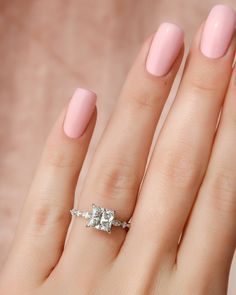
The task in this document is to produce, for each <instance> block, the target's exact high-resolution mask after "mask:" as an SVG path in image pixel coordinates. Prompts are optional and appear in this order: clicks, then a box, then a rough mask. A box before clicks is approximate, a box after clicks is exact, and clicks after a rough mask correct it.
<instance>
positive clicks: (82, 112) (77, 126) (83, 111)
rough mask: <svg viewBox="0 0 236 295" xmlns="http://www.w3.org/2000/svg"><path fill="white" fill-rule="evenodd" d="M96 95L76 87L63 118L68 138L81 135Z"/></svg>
mask: <svg viewBox="0 0 236 295" xmlns="http://www.w3.org/2000/svg"><path fill="white" fill-rule="evenodd" d="M96 99H97V96H96V94H95V93H94V92H92V91H90V90H87V89H82V88H78V89H76V91H75V93H74V95H73V96H72V98H71V100H70V103H69V105H68V109H67V113H66V116H65V120H64V126H63V127H64V132H65V134H66V135H67V136H68V137H70V138H79V137H80V136H81V135H83V133H84V131H85V129H86V127H87V125H88V123H89V121H90V119H91V116H92V114H93V111H94V108H95V105H96Z"/></svg>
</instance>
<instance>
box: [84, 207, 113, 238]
mask: <svg viewBox="0 0 236 295" xmlns="http://www.w3.org/2000/svg"><path fill="white" fill-rule="evenodd" d="M114 218H115V211H113V210H109V209H106V208H102V207H99V206H96V205H95V204H93V205H92V214H91V216H90V218H89V221H88V223H87V226H88V227H93V228H96V229H99V230H102V231H105V232H108V233H110V232H111V227H112V222H113V220H114Z"/></svg>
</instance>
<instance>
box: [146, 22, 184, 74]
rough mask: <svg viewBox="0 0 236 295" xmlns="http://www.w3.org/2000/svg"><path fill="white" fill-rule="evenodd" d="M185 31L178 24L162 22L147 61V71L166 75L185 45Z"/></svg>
mask: <svg viewBox="0 0 236 295" xmlns="http://www.w3.org/2000/svg"><path fill="white" fill-rule="evenodd" d="M183 41H184V32H183V30H182V29H181V28H179V27H178V26H177V25H175V24H172V23H162V24H161V25H160V27H159V29H158V30H157V32H156V34H155V36H154V38H153V41H152V45H151V47H150V50H149V54H148V57H147V62H146V69H147V71H148V72H149V73H150V74H152V75H154V76H164V75H166V74H167V73H168V72H169V70H170V68H171V67H172V65H173V63H174V61H175V59H176V58H177V56H178V54H179V51H180V49H181V47H182V45H183Z"/></svg>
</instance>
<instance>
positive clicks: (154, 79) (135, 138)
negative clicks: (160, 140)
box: [61, 23, 183, 273]
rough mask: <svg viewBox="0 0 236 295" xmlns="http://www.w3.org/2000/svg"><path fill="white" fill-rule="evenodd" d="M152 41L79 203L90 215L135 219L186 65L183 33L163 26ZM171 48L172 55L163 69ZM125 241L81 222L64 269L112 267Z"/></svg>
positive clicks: (115, 115)
mask: <svg viewBox="0 0 236 295" xmlns="http://www.w3.org/2000/svg"><path fill="white" fill-rule="evenodd" d="M151 41H152V38H149V39H148V40H147V42H146V43H145V44H144V46H143V48H142V50H141V52H140V54H139V56H138V58H137V60H136V62H135V63H134V66H133V68H132V69H131V71H130V73H129V75H128V78H127V81H126V83H125V85H124V88H123V90H122V93H121V96H120V99H119V100H118V103H117V107H116V109H115V111H114V113H113V115H112V117H111V119H110V122H109V124H108V126H107V128H106V130H105V133H104V135H103V137H102V140H101V143H100V145H99V147H98V149H97V151H96V153H95V157H94V159H93V162H92V165H91V168H90V170H89V173H88V175H87V178H86V182H85V185H84V189H83V191H82V193H81V196H80V198H79V208H80V209H81V210H89V209H90V206H91V204H92V203H95V204H97V205H99V206H102V207H105V208H109V209H114V210H116V212H117V215H118V218H119V219H122V220H128V219H129V218H130V217H131V214H132V211H133V209H134V205H135V201H136V196H137V193H138V189H139V185H140V182H141V180H142V177H143V173H144V169H145V166H146V161H147V157H148V153H149V149H150V146H151V143H152V138H153V135H154V132H155V128H156V124H157V121H158V118H159V116H160V113H161V111H162V108H163V105H164V103H165V101H166V98H167V96H168V94H169V91H170V88H171V85H172V82H173V80H174V77H175V75H176V72H177V70H178V67H179V65H180V62H181V58H182V53H183V50H182V51H181V48H182V46H183V32H182V30H181V29H180V28H178V27H177V26H176V25H173V24H169V23H164V24H162V25H161V27H160V29H159V30H158V32H157V33H156V35H155V37H154V39H153V41H152V45H151V48H150V50H149V47H150V44H151ZM166 47H167V48H171V50H170V52H169V53H168V54H167V56H166V60H165V61H164V62H162V63H161V60H160V58H161V57H162V53H163V51H165V50H166ZM180 52H181V53H180ZM147 55H148V58H147ZM176 58H177V60H176ZM146 59H147V62H146ZM124 237H125V231H124V230H122V229H118V228H117V229H114V232H113V233H112V234H111V235H107V234H104V233H102V232H99V231H95V230H92V229H86V228H85V223H84V221H82V220H81V219H77V220H76V221H75V222H74V224H73V226H72V231H71V234H70V237H69V240H68V243H67V247H66V249H65V252H64V255H63V257H62V262H61V263H62V264H63V263H64V264H66V263H69V264H70V267H71V265H72V264H71V260H73V261H74V262H73V265H74V266H75V267H77V266H76V263H75V260H76V261H78V262H79V263H80V265H81V264H82V265H88V266H89V265H91V264H92V265H93V264H94V263H97V262H98V261H99V263H102V262H103V263H107V261H108V260H111V259H112V258H114V256H115V255H116V254H117V251H118V250H119V248H120V246H121V243H122V242H123V239H124ZM88 252H89V255H88ZM85 253H87V254H85ZM63 258H65V259H63ZM85 260H86V261H85ZM90 260H91V263H90V262H89V261H90ZM83 271H84V270H83ZM84 273H86V271H85V272H84Z"/></svg>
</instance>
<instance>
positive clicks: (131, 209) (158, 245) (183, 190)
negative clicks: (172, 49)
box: [0, 26, 236, 295]
mask: <svg viewBox="0 0 236 295" xmlns="http://www.w3.org/2000/svg"><path fill="white" fill-rule="evenodd" d="M201 32H202V26H201V28H200V29H199V31H198V33H197V35H196V36H195V38H194V41H193V44H192V47H191V49H190V53H189V56H188V59H187V62H186V65H185V69H184V73H183V77H182V81H181V84H180V87H179V90H178V93H177V96H176V99H175V101H174V103H173V106H172V108H171V110H170V112H169V114H168V116H167V119H166V121H165V124H164V126H163V128H162V130H161V133H160V135H159V137H158V139H157V141H156V144H155V147H154V150H153V151H152V155H151V158H150V161H149V162H148V167H147V171H146V172H145V167H146V164H147V160H148V155H149V152H150V147H151V143H152V140H153V135H154V132H155V128H156V125H157V122H158V119H159V117H160V114H161V111H162V108H163V106H164V104H165V101H166V98H167V96H168V93H169V91H170V88H171V86H172V83H173V80H174V78H175V75H176V72H177V70H178V68H179V65H180V63H181V60H182V56H183V51H184V49H182V51H181V53H180V54H179V56H178V58H177V59H176V61H175V63H174V65H173V66H172V68H171V70H170V71H169V73H168V74H167V75H165V76H164V77H154V76H152V75H150V74H149V73H148V72H147V71H146V69H145V61H146V57H147V54H148V50H149V48H150V45H151V41H152V37H153V36H150V37H149V38H148V39H147V40H146V42H145V43H144V45H143V47H142V49H141V51H140V53H139V55H138V57H137V59H136V61H135V63H134V65H133V67H132V68H131V70H130V73H129V75H128V77H127V80H126V81H125V84H124V87H123V89H122V91H121V95H120V97H119V99H118V101H117V105H116V107H115V109H114V112H113V114H112V117H111V119H110V121H109V123H108V125H107V128H106V129H105V131H104V133H103V136H102V139H101V141H100V143H99V145H98V148H97V150H96V152H95V154H94V158H93V161H92V163H91V166H90V169H89V172H88V174H87V177H86V181H85V183H84V185H83V189H82V191H81V194H80V196H79V200H78V203H79V206H78V207H79V208H82V209H88V208H90V205H91V203H95V204H102V206H103V207H106V208H115V209H116V212H118V217H119V219H122V220H128V219H129V218H130V217H131V216H132V226H131V228H130V230H129V231H128V232H127V231H125V230H122V229H120V228H113V230H112V234H110V235H108V234H106V233H104V232H100V231H96V230H93V229H88V228H86V227H85V221H84V220H83V219H81V218H76V219H75V220H74V222H73V223H72V225H71V227H70V231H69V233H68V227H69V225H70V223H71V216H70V214H69V210H70V209H71V208H72V207H73V202H74V192H75V188H76V183H77V179H78V176H79V173H80V170H81V168H82V165H83V160H84V158H85V156H86V153H87V148H88V145H89V141H90V138H91V136H92V133H93V129H94V126H95V121H96V112H94V114H93V117H92V119H91V120H90V123H89V125H88V127H87V129H86V131H85V132H84V134H83V136H82V137H80V138H79V139H70V138H68V137H67V136H66V135H65V134H64V132H63V128H62V126H63V120H64V117H65V111H66V108H65V110H63V112H62V114H61V115H60V116H59V118H58V121H57V122H56V123H55V125H54V128H53V130H52V131H51V134H50V135H49V138H48V140H47V143H46V146H45V149H44V152H43V155H42V159H41V162H40V164H39V167H38V170H37V172H36V176H35V178H34V181H33V183H32V186H31V188H30V191H29V195H28V197H27V198H26V200H25V205H24V208H23V211H22V216H21V220H20V222H19V226H18V229H17V233H16V236H15V240H14V243H13V245H12V249H11V252H10V255H9V257H8V259H7V262H6V264H5V266H4V267H3V269H2V271H1V275H0V290H1V293H2V294H11V295H15V294H26V295H28V294H39V295H40V294H59V295H60V294H61V295H64V294H69V295H75V294H83V295H84V294H85V295H86V294H94V295H98V294H114V295H118V294H122V295H124V294H132V295H139V294H140V295H141V294H145V295H148V294H163V295H169V294H175V295H178V294H181V295H189V294H191V295H200V294H204V295H205V294H211V295H212V294H213V295H218V294H220V295H221V294H226V292H227V283H228V275H229V269H230V264H231V261H232V257H233V253H234V249H235V244H236V223H235V213H236V158H235V149H234V147H235V145H236V136H235V127H236V123H235V122H236V100H235V94H236V71H235V70H232V64H233V59H234V56H235V47H236V41H235V38H233V39H232V41H231V44H230V46H229V48H228V50H227V53H226V54H225V55H224V56H223V57H221V58H218V59H208V58H206V57H205V56H203V55H202V53H201V52H200V49H199V42H200V36H201ZM221 110H222V113H221V117H220V122H219V124H218V125H217V122H218V118H219V114H220V111H221ZM134 122H135V124H134ZM216 127H218V128H217V130H216ZM101 167H102V173H101ZM142 180H143V182H142V186H141V187H140V183H141V181H142ZM180 237H181V239H180ZM65 241H66V243H65Z"/></svg>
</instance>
